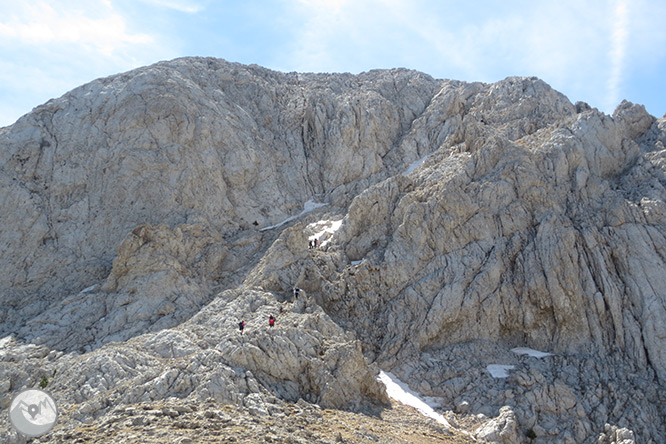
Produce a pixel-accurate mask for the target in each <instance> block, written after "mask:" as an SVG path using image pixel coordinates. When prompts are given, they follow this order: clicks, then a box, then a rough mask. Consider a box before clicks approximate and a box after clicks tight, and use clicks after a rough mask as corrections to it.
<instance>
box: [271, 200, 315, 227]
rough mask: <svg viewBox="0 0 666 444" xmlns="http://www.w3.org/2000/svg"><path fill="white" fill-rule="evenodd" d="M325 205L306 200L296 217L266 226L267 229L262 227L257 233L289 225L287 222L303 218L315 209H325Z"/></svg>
mask: <svg viewBox="0 0 666 444" xmlns="http://www.w3.org/2000/svg"><path fill="white" fill-rule="evenodd" d="M326 205H328V204H327V203H319V202H315V201H314V200H312V199H310V200H308V201H307V202H305V204H304V205H303V211H301V212H300V213H298V214H297V215H296V216H291V217H288V218H286V219H285V220H283V221H282V222H280V223H279V224H275V225H271V226H268V227H264V228H262V229H261V230H259V231H268V230H272V229H273V228H278V227H281V226H282V225H284V224H286V223H289V222H291V221H292V220H296V219H298V218H299V217H301V216H303V215H305V214H307V213H309V212H311V211H314V210H316V209H317V208H321V207H325V206H326Z"/></svg>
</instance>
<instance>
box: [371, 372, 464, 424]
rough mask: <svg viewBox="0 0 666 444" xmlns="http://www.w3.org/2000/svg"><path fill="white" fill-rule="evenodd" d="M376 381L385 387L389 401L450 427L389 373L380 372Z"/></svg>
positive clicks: (423, 401)
mask: <svg viewBox="0 0 666 444" xmlns="http://www.w3.org/2000/svg"><path fill="white" fill-rule="evenodd" d="M378 379H379V380H380V381H381V382H383V383H384V385H385V386H386V393H387V394H388V395H389V397H390V398H391V399H394V400H396V401H398V402H401V403H403V404H405V405H409V406H411V407H414V408H415V409H417V410H418V411H420V412H421V413H423V414H424V415H425V416H427V417H428V418H432V419H434V420H435V421H437V422H438V423H440V424H442V425H443V426H445V427H449V428H450V427H451V424H449V422H448V421H447V420H446V419H445V418H444V417H443V416H442V415H440V414H439V413H437V412H435V410H434V409H433V408H432V407H431V406H430V405H429V404H428V403H426V402H425V400H424V399H423V398H421V397H420V396H419V395H417V394H416V393H414V392H413V391H411V390H410V389H409V387H407V384H405V383H404V382H402V381H400V380H399V379H398V378H396V377H395V376H393V375H392V374H391V373H389V372H384V371H380V372H379V377H378Z"/></svg>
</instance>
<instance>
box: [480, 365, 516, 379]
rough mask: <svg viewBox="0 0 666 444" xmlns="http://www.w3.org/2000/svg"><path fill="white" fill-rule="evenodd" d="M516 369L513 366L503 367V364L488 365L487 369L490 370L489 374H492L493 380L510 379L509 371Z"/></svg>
mask: <svg viewBox="0 0 666 444" xmlns="http://www.w3.org/2000/svg"><path fill="white" fill-rule="evenodd" d="M514 368H516V367H515V366H513V365H503V364H488V366H487V367H486V369H487V370H488V373H490V376H492V377H493V378H508V377H509V370H513V369H514Z"/></svg>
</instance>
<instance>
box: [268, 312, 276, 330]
mask: <svg viewBox="0 0 666 444" xmlns="http://www.w3.org/2000/svg"><path fill="white" fill-rule="evenodd" d="M268 326H269V327H275V317H274V316H273V315H270V316H269V317H268Z"/></svg>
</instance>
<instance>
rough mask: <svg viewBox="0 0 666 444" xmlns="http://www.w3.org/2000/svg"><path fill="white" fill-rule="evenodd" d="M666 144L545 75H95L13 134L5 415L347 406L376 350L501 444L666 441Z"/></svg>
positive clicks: (384, 362) (7, 163)
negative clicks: (26, 401) (47, 408)
mask: <svg viewBox="0 0 666 444" xmlns="http://www.w3.org/2000/svg"><path fill="white" fill-rule="evenodd" d="M664 144H666V119H664V118H661V119H655V118H654V117H652V116H650V115H649V114H648V113H647V112H646V111H645V109H644V107H641V106H640V105H634V104H631V103H629V102H623V103H622V104H621V105H620V106H619V107H618V108H617V110H616V111H615V113H613V116H612V117H611V116H607V115H605V114H603V113H600V112H599V111H598V110H596V109H593V108H591V107H589V106H587V105H585V104H582V103H577V104H576V105H572V104H571V102H569V100H568V99H567V98H566V97H564V96H563V95H561V94H559V93H558V92H556V91H554V90H552V89H551V88H550V87H549V86H548V85H546V84H545V83H544V82H542V81H540V80H538V79H536V78H507V79H505V80H503V81H501V82H497V83H495V84H490V85H488V84H482V83H464V82H458V81H451V80H436V79H433V78H431V77H429V76H427V75H424V74H421V73H417V72H412V71H406V70H390V71H371V72H368V73H364V74H361V75H358V76H354V75H350V74H344V75H343V74H340V75H335V74H331V75H323V74H294V73H292V74H281V73H276V72H272V71H269V70H266V69H263V68H260V67H255V66H252V67H248V66H242V65H238V64H231V63H227V62H224V61H221V60H215V59H180V60H175V61H171V62H164V63H159V64H157V65H153V66H151V67H146V68H141V69H138V70H135V71H132V72H129V73H125V74H120V75H117V76H113V77H109V78H106V79H100V80H97V81H94V82H92V83H90V84H88V85H84V86H82V87H80V88H77V89H76V90H74V91H72V92H70V93H68V94H66V95H65V96H63V97H62V98H59V99H56V100H53V101H50V102H48V103H47V104H45V105H42V106H40V107H38V108H36V109H35V110H34V111H33V112H32V113H30V114H28V115H26V116H25V117H23V118H22V119H20V120H19V121H18V122H17V123H16V124H15V125H13V126H11V127H8V128H3V129H0V185H1V186H2V190H3V191H2V193H0V205H2V208H3V213H2V214H1V215H0V224H1V225H2V227H3V228H2V230H0V245H2V247H3V252H4V253H5V254H4V255H3V256H2V257H0V290H1V291H2V293H1V296H0V298H1V299H0V301H1V303H2V306H3V310H2V311H0V332H1V334H2V335H3V338H4V339H0V360H1V361H2V364H3V365H2V366H1V367H0V404H1V405H7V403H8V402H9V401H10V399H11V394H12V393H13V392H15V391H16V390H19V389H20V388H22V387H26V386H34V385H36V384H38V383H39V381H40V380H41V378H42V377H43V376H46V377H47V378H50V379H51V382H50V385H49V388H50V389H52V391H53V393H55V394H57V396H59V399H60V400H61V402H62V403H63V405H64V406H65V408H66V409H67V411H68V412H70V413H68V415H69V416H68V417H67V418H68V420H71V421H72V422H73V423H78V422H85V421H89V420H90V419H91V418H98V419H100V418H105V417H110V416H109V415H111V412H112V410H113V409H114V408H116V407H119V406H120V407H122V406H123V405H129V404H137V403H141V402H155V401H159V400H163V399H168V398H171V397H175V398H180V399H184V400H191V401H192V402H193V403H196V402H201V401H202V400H207V399H212V400H213V401H214V402H218V403H231V404H236V405H238V406H243V407H245V408H247V409H248V410H249V411H251V412H252V413H253V414H254V415H258V416H265V415H271V414H272V412H273V411H275V409H276V408H277V407H275V406H276V405H277V404H278V401H277V400H280V402H285V401H288V402H297V401H298V400H299V399H304V400H305V401H307V402H312V403H319V404H321V405H322V406H327V407H334V408H352V409H357V408H360V407H361V406H362V405H364V404H365V403H367V402H370V401H372V402H378V403H380V404H381V403H385V402H386V394H385V392H384V390H383V388H382V386H381V385H380V384H379V383H378V382H377V381H376V379H375V374H376V372H377V369H376V367H375V365H376V366H381V367H382V368H384V369H386V370H391V371H392V372H394V374H396V375H397V376H399V377H400V378H401V379H403V380H405V381H412V385H413V386H414V387H413V388H414V389H415V390H418V391H421V392H422V393H423V394H426V395H430V396H434V397H437V398H439V399H441V404H442V406H443V407H444V408H445V409H449V410H455V411H457V412H458V413H459V414H461V415H469V417H472V416H474V415H480V414H483V415H484V416H483V417H484V418H486V419H488V418H489V419H488V420H487V421H485V420H484V422H483V424H478V421H476V422H474V421H471V422H470V424H471V423H472V422H473V423H474V426H473V427H471V428H470V429H469V431H470V432H473V433H476V434H477V436H479V437H483V438H484V439H486V440H490V441H491V442H525V440H527V439H531V438H530V437H529V436H532V435H534V437H535V438H536V439H538V440H539V442H544V443H546V442H552V443H555V442H558V443H561V442H583V443H587V442H590V443H591V442H597V441H599V442H609V443H610V442H613V443H615V442H617V443H620V442H632V440H635V441H636V442H642V441H645V442H648V441H649V440H652V441H654V442H660V441H663V440H664V437H666V429H665V426H664V424H663V421H662V420H661V418H663V417H664V416H665V414H666V412H665V411H664V407H663V406H664V403H663V399H662V395H661V394H660V393H661V392H663V390H662V387H663V384H664V381H665V380H666V351H665V350H666V346H665V345H666V344H665V342H664V338H666V322H664V321H665V320H666V299H665V294H666V293H664V291H663V290H664V289H665V288H666V277H664V276H666V275H664V273H663V270H664V268H665V266H666V264H665V263H664V258H665V257H666V237H665V233H666V225H665V224H666V203H665V199H666V188H665V187H666V162H665V161H664V159H666V149H665V148H664ZM315 203H316V204H322V205H323V204H325V206H321V207H318V206H317V205H314V204H315ZM308 205H309V206H308ZM310 210H311V211H310ZM283 221H286V222H285V223H282V222H283ZM322 229H324V231H323V232H321V231H320V230H322ZM327 230H328V231H327ZM322 233H323V234H322ZM312 236H320V237H321V241H322V243H321V246H320V247H319V248H316V249H308V248H307V244H308V239H309V238H311V237H312ZM294 287H298V288H300V289H301V292H300V295H299V296H298V297H296V296H295V295H294V294H293V292H292V291H293V289H294ZM271 314H273V315H275V316H276V317H277V319H278V321H277V326H276V327H274V328H269V327H268V326H267V319H268V316H269V315H271ZM243 319H244V320H245V321H246V328H245V332H244V333H243V335H242V336H241V335H240V333H239V331H238V326H237V324H238V322H240V321H241V320H243ZM518 346H520V347H532V348H535V349H539V350H546V351H548V352H551V353H552V356H550V357H545V358H534V357H524V356H518V355H516V354H515V353H512V352H511V351H510V349H511V348H513V347H518ZM492 364H501V365H511V366H513V367H514V369H513V370H511V371H510V374H509V376H508V377H507V378H506V379H496V378H493V377H492V376H491V374H490V373H489V372H488V370H487V366H488V365H492ZM54 370H55V375H53V371H54ZM3 381H9V382H3ZM176 413H178V412H176ZM168 416H169V418H176V417H178V416H179V415H171V414H170V415H168ZM0 421H6V419H0ZM137 421H139V422H140V424H139V423H137V424H133V423H132V425H133V426H137V427H139V426H140V427H148V426H150V424H151V421H153V419H151V418H143V419H139V420H137ZM146 421H147V422H146ZM188 421H189V420H188ZM199 423H200V422H199ZM464 423H465V421H462V422H461V424H464ZM606 424H608V427H606ZM191 425H192V424H191V423H190V422H183V423H182V426H183V427H189V426H191ZM528 435H529V436H528ZM368 436H369V434H368Z"/></svg>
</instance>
